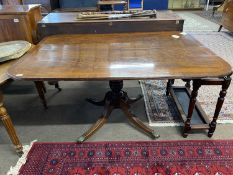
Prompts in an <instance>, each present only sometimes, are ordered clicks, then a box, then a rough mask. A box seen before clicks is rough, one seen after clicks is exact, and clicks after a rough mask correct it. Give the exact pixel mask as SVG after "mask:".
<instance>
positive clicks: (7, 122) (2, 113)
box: [0, 92, 23, 154]
mask: <svg viewBox="0 0 233 175" xmlns="http://www.w3.org/2000/svg"><path fill="white" fill-rule="evenodd" d="M0 119H1V120H2V123H3V125H4V127H5V128H6V131H7V133H8V135H9V137H10V139H11V142H12V143H13V144H14V146H15V149H16V152H17V153H18V154H22V153H23V146H22V144H21V143H20V141H19V138H18V136H17V134H16V131H15V128H14V125H13V123H12V121H11V119H10V116H9V114H8V113H7V111H6V108H5V107H4V106H3V95H2V92H0Z"/></svg>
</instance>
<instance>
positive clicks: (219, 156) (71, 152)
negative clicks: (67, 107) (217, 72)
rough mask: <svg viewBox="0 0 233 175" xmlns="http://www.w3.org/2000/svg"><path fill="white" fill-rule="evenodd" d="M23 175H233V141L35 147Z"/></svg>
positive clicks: (60, 144)
mask: <svg viewBox="0 0 233 175" xmlns="http://www.w3.org/2000/svg"><path fill="white" fill-rule="evenodd" d="M26 158H27V160H26V161H25V163H24V164H23V165H22V166H21V168H20V169H19V172H17V173H18V174H19V175H39V174H40V175H186V174H187V175H191V174H192V175H207V174H208V175H220V174H221V175H229V174H233V140H225V141H201V140H200V141H197V140H196V141H156V142H155V141H154V142H93V143H83V144H77V143H34V144H33V145H32V147H31V149H30V151H29V153H28V155H27V156H26Z"/></svg>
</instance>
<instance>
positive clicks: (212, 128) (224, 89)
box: [208, 77, 231, 137]
mask: <svg viewBox="0 0 233 175" xmlns="http://www.w3.org/2000/svg"><path fill="white" fill-rule="evenodd" d="M224 79H225V81H224V82H223V84H222V90H221V91H220V94H219V98H218V101H217V104H216V108H215V112H214V117H213V120H212V121H211V123H210V129H209V132H208V136H209V137H212V136H213V133H214V131H215V129H216V125H217V119H218V116H219V113H220V111H221V108H222V105H223V103H224V100H225V96H226V94H227V89H228V88H229V86H230V83H231V77H225V78H224Z"/></svg>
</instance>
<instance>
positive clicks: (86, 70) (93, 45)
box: [8, 32, 232, 81]
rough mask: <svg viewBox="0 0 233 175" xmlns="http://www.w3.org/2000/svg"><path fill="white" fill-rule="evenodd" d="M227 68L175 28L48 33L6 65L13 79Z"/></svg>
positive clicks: (183, 74) (185, 75) (221, 72)
mask: <svg viewBox="0 0 233 175" xmlns="http://www.w3.org/2000/svg"><path fill="white" fill-rule="evenodd" d="M172 35H176V36H179V38H174V37H173V36H172ZM231 73H232V68H231V66H230V65H229V64H228V63H227V62H225V61H224V60H223V59H222V58H220V57H219V56H217V55H216V54H214V53H213V52H212V51H210V50H209V49H207V48H206V47H205V46H203V45H202V44H201V43H199V42H198V41H197V40H195V39H194V38H193V37H192V36H191V35H189V34H188V35H181V34H180V33H178V32H154V33H124V34H85V35H84V34H83V35H54V36H49V37H47V38H45V39H43V40H42V41H41V42H40V43H39V44H38V45H37V46H36V47H35V48H34V49H32V50H31V51H29V52H28V53H27V54H26V55H25V56H24V57H23V58H21V59H20V60H19V61H18V62H17V63H16V64H15V65H13V66H12V67H11V68H10V69H9V70H8V74H9V75H10V76H11V77H12V78H14V79H24V80H34V81H37V80H88V81H89V80H138V79H197V78H212V77H213V78H217V77H224V76H227V75H230V74H231Z"/></svg>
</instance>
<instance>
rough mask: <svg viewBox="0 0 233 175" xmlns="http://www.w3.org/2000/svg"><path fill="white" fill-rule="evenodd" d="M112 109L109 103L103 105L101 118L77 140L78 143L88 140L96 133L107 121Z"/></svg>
mask: <svg viewBox="0 0 233 175" xmlns="http://www.w3.org/2000/svg"><path fill="white" fill-rule="evenodd" d="M113 109H114V107H113V106H111V105H110V104H109V103H108V104H106V105H105V108H104V112H103V114H102V116H101V117H100V118H99V120H97V122H96V123H95V124H94V125H92V127H91V128H90V129H89V130H88V131H87V132H85V133H84V134H83V135H82V136H80V137H79V138H78V140H77V142H78V143H82V142H84V141H85V140H87V139H88V138H90V137H91V136H92V135H93V134H94V133H96V132H97V131H98V130H99V129H100V128H101V127H102V126H103V125H104V124H105V123H106V122H107V120H108V118H109V116H110V114H111V112H112V110H113Z"/></svg>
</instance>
